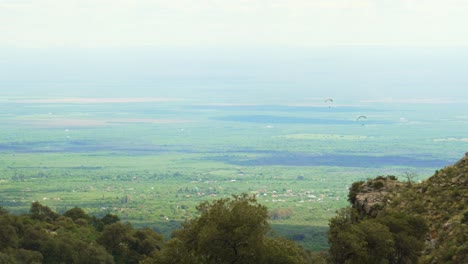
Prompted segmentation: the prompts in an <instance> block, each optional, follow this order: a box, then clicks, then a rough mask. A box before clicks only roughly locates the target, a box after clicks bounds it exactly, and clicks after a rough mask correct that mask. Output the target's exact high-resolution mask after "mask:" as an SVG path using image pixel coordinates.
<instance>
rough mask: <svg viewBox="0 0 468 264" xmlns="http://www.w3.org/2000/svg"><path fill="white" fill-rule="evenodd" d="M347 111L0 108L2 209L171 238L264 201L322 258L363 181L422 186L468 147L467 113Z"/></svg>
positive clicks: (143, 105) (78, 101)
mask: <svg viewBox="0 0 468 264" xmlns="http://www.w3.org/2000/svg"><path fill="white" fill-rule="evenodd" d="M338 101H339V100H335V102H336V103H333V104H329V103H325V102H324V101H323V99H315V100H308V101H307V102H306V103H304V102H298V103H296V104H292V103H290V102H286V103H279V102H275V103H272V104H264V103H263V102H262V101H261V100H259V103H255V102H254V100H251V101H249V102H248V103H235V104H227V103H223V102H213V101H210V100H208V99H205V100H200V99H198V100H195V99H176V98H174V99H172V98H146V99H144V98H143V99H142V98H27V97H4V98H0V124H1V130H0V206H3V207H5V208H7V209H8V210H9V211H11V212H15V213H21V212H26V211H27V210H28V209H29V206H30V204H31V203H32V202H33V201H39V202H41V203H42V204H45V205H47V206H49V207H51V208H52V209H54V210H56V211H58V212H64V211H65V210H67V209H70V208H73V207H75V206H78V207H81V208H83V209H85V210H86V211H87V212H89V213H91V214H95V215H103V214H106V213H108V212H111V213H114V214H117V215H119V217H120V218H121V219H123V220H125V221H130V222H132V223H134V224H135V225H139V226H143V225H144V226H150V227H153V228H155V229H156V230H158V231H160V232H162V233H164V234H165V236H166V237H168V236H169V234H170V230H171V229H174V228H177V227H178V226H179V225H180V223H181V222H182V221H184V219H187V218H191V217H194V216H196V209H195V206H196V205H197V204H199V203H200V202H201V201H205V200H208V199H217V198H221V197H228V196H230V195H231V194H238V193H242V192H247V193H255V194H257V197H258V199H259V201H260V203H262V204H264V205H266V206H268V208H269V210H270V213H271V223H272V225H273V227H274V230H275V231H276V232H277V233H278V234H280V235H286V236H288V237H289V238H292V239H295V240H296V241H298V242H299V243H301V244H302V245H304V246H305V247H307V248H309V249H325V248H326V247H327V243H326V238H325V236H326V229H327V225H328V222H327V221H328V219H329V218H330V217H332V216H333V215H334V214H335V211H336V210H337V209H339V208H341V207H344V206H346V205H347V201H346V199H347V192H348V187H349V186H350V185H351V184H352V183H353V182H354V181H357V180H364V179H366V178H373V177H375V176H377V175H395V176H397V177H400V179H403V175H404V174H405V173H407V172H412V173H416V174H417V175H418V176H417V179H416V180H423V179H425V178H427V177H429V176H431V175H432V174H433V173H434V171H435V170H436V169H439V168H441V167H444V166H446V165H450V164H452V163H453V162H455V161H456V160H458V159H459V158H460V157H461V156H462V155H463V154H464V153H465V152H466V151H467V149H468V148H467V146H468V135H467V134H466V131H468V115H467V114H466V113H467V111H466V110H467V109H466V103H464V102H457V101H448V102H427V101H422V102H412V101H407V102H374V101H363V100H355V101H348V102H346V103H338ZM359 116H364V117H363V118H358V117H359Z"/></svg>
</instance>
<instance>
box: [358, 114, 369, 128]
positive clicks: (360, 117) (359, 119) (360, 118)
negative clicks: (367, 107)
mask: <svg viewBox="0 0 468 264" xmlns="http://www.w3.org/2000/svg"><path fill="white" fill-rule="evenodd" d="M366 119H367V116H364V115H361V116H358V117H357V118H356V122H359V121H360V122H361V126H363V125H364V123H362V121H361V120H366Z"/></svg>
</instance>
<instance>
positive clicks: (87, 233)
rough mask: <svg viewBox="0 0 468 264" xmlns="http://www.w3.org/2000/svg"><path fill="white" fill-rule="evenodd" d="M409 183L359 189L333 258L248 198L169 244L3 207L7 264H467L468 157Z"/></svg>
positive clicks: (335, 223) (338, 220)
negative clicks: (304, 243)
mask: <svg viewBox="0 0 468 264" xmlns="http://www.w3.org/2000/svg"><path fill="white" fill-rule="evenodd" d="M407 176H408V177H407V181H406V182H400V181H398V180H397V179H396V177H395V176H385V177H384V176H379V177H377V178H375V179H369V180H367V181H366V182H364V181H359V182H355V183H354V184H353V185H352V186H351V188H350V192H349V195H348V200H349V202H350V203H351V204H352V206H351V207H348V208H343V209H342V210H341V211H339V212H338V214H337V215H336V216H335V217H334V218H332V219H331V220H330V230H329V232H328V239H329V243H330V248H329V250H328V252H327V253H312V252H309V251H306V250H304V249H303V248H302V247H300V246H298V245H297V244H296V243H295V242H294V241H291V240H288V239H286V238H283V237H277V236H274V235H272V234H271V229H270V225H269V222H268V218H269V217H271V216H272V214H271V213H269V212H268V210H267V207H266V206H264V205H261V204H260V203H258V201H257V199H256V197H255V195H252V196H250V195H248V194H242V195H233V196H232V198H222V199H218V200H213V201H205V202H202V203H201V204H199V205H198V206H197V211H198V213H199V215H198V216H197V217H194V218H192V219H189V220H186V221H185V223H184V224H183V225H182V227H181V228H180V229H178V230H175V231H174V232H173V234H172V237H171V238H170V239H169V240H167V241H164V239H163V237H162V235H160V234H158V233H157V232H155V231H154V230H152V229H149V228H141V229H138V228H134V227H133V226H132V225H131V224H129V223H122V222H120V219H119V218H118V217H117V216H115V215H111V214H108V215H105V216H104V217H102V218H96V217H94V216H90V215H88V214H86V213H85V212H84V211H83V210H82V209H80V208H76V207H75V208H73V209H70V210H68V211H66V212H65V213H63V214H62V215H60V214H57V213H56V212H54V211H53V210H51V209H50V208H49V207H47V206H44V205H41V204H39V203H38V202H34V203H33V204H32V205H31V209H30V212H29V213H28V214H24V215H19V216H18V215H12V214H9V213H8V212H7V211H6V210H5V209H3V208H0V263H193V264H197V263H343V264H346V263H350V264H352V263H364V264H365V263H369V264H370V263H372V264H373V263H389V264H390V263H391V264H393V263H395V264H398V263H454V264H456V263H467V262H468V246H467V243H466V241H467V238H468V231H467V230H468V228H467V225H468V211H467V208H466V204H467V199H468V196H467V194H468V187H467V180H468V156H466V157H464V158H463V159H461V160H460V161H459V162H457V163H456V164H455V165H453V166H448V167H445V168H444V169H442V170H440V171H437V172H436V174H435V175H434V176H432V177H431V178H429V179H428V180H426V181H424V182H422V183H419V184H416V183H414V182H413V181H412V179H413V177H412V175H409V174H408V175H407Z"/></svg>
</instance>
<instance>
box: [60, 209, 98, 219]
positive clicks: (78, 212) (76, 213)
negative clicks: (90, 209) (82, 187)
mask: <svg viewBox="0 0 468 264" xmlns="http://www.w3.org/2000/svg"><path fill="white" fill-rule="evenodd" d="M63 216H66V217H70V218H71V219H73V221H75V220H77V219H80V218H81V219H84V220H90V219H91V217H90V216H89V215H88V214H87V213H85V211H83V209H81V208H78V207H75V208H72V209H70V210H68V211H66V212H65V213H63Z"/></svg>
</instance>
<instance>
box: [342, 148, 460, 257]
mask: <svg viewBox="0 0 468 264" xmlns="http://www.w3.org/2000/svg"><path fill="white" fill-rule="evenodd" d="M349 200H350V201H351V202H352V206H353V207H354V208H355V209H356V210H358V212H360V213H361V214H364V215H367V216H370V217H379V215H380V214H381V213H384V212H385V211H392V210H393V211H399V212H404V213H406V214H412V215H419V216H422V217H423V218H424V219H425V220H426V222H427V225H428V227H429V233H428V234H427V236H426V249H425V251H424V254H423V255H422V256H421V258H420V261H419V262H420V263H431V264H435V263H463V264H466V263H468V153H467V154H466V155H465V156H464V157H463V158H462V159H460V160H459V161H458V162H456V163H455V164H454V165H452V166H447V167H445V168H443V169H441V170H438V171H436V172H435V174H434V175H433V176H432V177H430V178H428V179H427V180H425V181H423V182H421V183H418V184H415V183H412V182H408V181H407V182H400V181H398V180H397V179H396V177H394V176H385V177H384V176H379V177H377V178H375V179H371V180H367V181H366V182H358V183H354V184H353V186H352V187H351V190H350V195H349Z"/></svg>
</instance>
